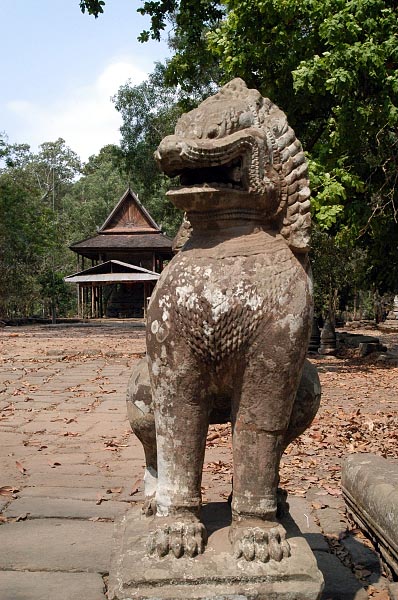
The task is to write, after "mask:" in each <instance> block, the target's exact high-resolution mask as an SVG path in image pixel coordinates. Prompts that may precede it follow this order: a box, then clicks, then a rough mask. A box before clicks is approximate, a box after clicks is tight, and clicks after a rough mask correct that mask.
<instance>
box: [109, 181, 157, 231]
mask: <svg viewBox="0 0 398 600" xmlns="http://www.w3.org/2000/svg"><path fill="white" fill-rule="evenodd" d="M155 232H156V233H158V232H160V227H159V225H158V224H157V223H156V222H155V221H154V220H153V219H152V217H151V215H150V214H149V212H148V211H147V210H146V208H145V207H144V206H143V205H142V204H141V202H140V201H139V200H138V197H137V196H136V195H135V194H134V192H133V191H132V190H131V189H130V188H128V189H127V190H126V191H125V193H124V194H123V196H122V197H121V198H120V200H119V202H118V203H117V204H116V206H115V208H114V209H113V210H112V212H111V213H110V215H109V216H108V217H107V219H106V220H105V223H104V224H103V225H102V227H100V228H99V230H98V233H102V234H115V233H155Z"/></svg>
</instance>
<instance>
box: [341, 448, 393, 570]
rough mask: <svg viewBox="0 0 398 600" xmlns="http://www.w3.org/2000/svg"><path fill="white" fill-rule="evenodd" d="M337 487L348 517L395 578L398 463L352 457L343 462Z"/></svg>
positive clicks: (364, 455)
mask: <svg viewBox="0 0 398 600" xmlns="http://www.w3.org/2000/svg"><path fill="white" fill-rule="evenodd" d="M341 485H342V488H343V495H344V500H345V501H346V504H347V507H348V510H349V512H350V513H351V515H352V517H353V518H354V520H355V521H356V522H357V523H358V525H359V526H360V527H361V528H362V529H364V530H365V531H367V532H368V534H369V535H370V536H371V537H372V538H373V540H374V541H375V542H376V544H377V546H378V549H379V551H380V553H381V555H382V556H383V558H384V560H385V562H386V563H387V564H388V565H389V567H390V568H391V570H392V571H394V572H395V574H396V575H398V460H395V459H389V460H386V459H385V458H382V457H381V456H376V455H375V454H352V455H350V456H348V457H347V458H346V460H345V461H344V464H343V470H342V478H341Z"/></svg>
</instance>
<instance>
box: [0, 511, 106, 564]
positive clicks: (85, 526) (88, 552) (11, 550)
mask: <svg viewBox="0 0 398 600" xmlns="http://www.w3.org/2000/svg"><path fill="white" fill-rule="evenodd" d="M112 532H113V523H102V522H93V521H81V520H70V519H32V520H31V521H19V522H13V523H4V524H3V525H2V526H1V527H0V548H7V551H6V552H2V554H1V557H0V570H12V569H14V570H20V571H24V570H28V571H76V572H78V571H87V572H90V573H107V572H108V570H109V559H110V547H111V543H112Z"/></svg>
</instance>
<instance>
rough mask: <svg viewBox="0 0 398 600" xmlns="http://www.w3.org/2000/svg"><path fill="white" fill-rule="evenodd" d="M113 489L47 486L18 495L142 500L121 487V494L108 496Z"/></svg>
mask: <svg viewBox="0 0 398 600" xmlns="http://www.w3.org/2000/svg"><path fill="white" fill-rule="evenodd" d="M108 489H113V488H109V487H108V486H107V485H106V483H103V485H102V486H101V487H100V488H93V487H87V488H84V487H76V488H70V487H49V486H40V487H25V488H24V489H23V490H21V491H20V492H19V493H18V496H19V498H60V499H62V498H65V499H68V498H69V499H70V500H94V501H97V500H98V495H99V494H100V495H102V496H105V497H107V498H108V500H116V499H117V500H118V501H119V502H120V501H123V502H125V501H126V500H127V501H130V500H131V501H134V502H139V501H141V500H142V499H143V493H142V492H140V493H139V494H134V497H132V496H130V495H129V494H130V488H129V487H126V486H125V487H123V488H122V491H121V492H117V493H111V494H108V493H107V490H108Z"/></svg>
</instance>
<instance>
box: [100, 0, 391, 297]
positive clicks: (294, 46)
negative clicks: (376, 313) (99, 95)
mask: <svg viewBox="0 0 398 600" xmlns="http://www.w3.org/2000/svg"><path fill="white" fill-rule="evenodd" d="M103 6H104V5H103V4H101V7H103ZM197 7H199V8H198V10H197V13H196V14H195V18H192V15H193V14H194V11H196V9H197ZM139 12H141V13H143V14H147V15H148V16H150V18H151V29H150V31H148V32H144V33H143V34H142V36H141V39H148V38H149V37H152V38H154V39H159V37H160V35H161V34H162V32H163V31H164V30H165V27H166V25H167V23H171V25H172V27H173V34H174V38H173V37H172V38H171V39H172V40H173V39H175V40H176V43H175V48H174V56H173V57H172V59H171V61H170V62H169V63H168V65H167V67H166V71H165V76H164V81H165V82H166V83H168V84H170V83H173V84H180V85H181V86H182V88H183V89H189V82H188V80H190V84H191V89H192V88H193V86H194V85H195V81H196V79H197V78H198V76H199V80H200V77H201V76H202V74H203V73H205V66H206V65H211V64H214V59H217V61H218V62H219V70H218V72H217V77H216V78H214V75H213V74H214V71H211V72H210V73H209V75H208V79H209V80H212V81H215V82H216V83H222V82H225V81H226V80H228V79H230V78H232V77H235V76H241V77H243V78H244V79H245V80H246V82H247V84H248V85H249V86H253V87H257V88H258V89H259V90H260V91H261V92H262V93H263V94H264V95H266V96H269V97H270V98H271V99H272V100H273V101H275V102H276V103H277V104H279V106H280V107H281V108H282V109H283V110H284V111H285V112H286V113H287V115H288V119H289V122H290V123H291V125H292V126H293V128H294V129H295V131H296V134H297V136H298V138H299V139H300V140H301V141H302V143H303V146H304V148H305V150H306V151H307V153H308V158H309V163H310V177H311V186H312V190H313V214H314V220H315V222H316V223H318V224H319V227H320V228H321V229H322V230H324V231H328V232H329V233H330V234H331V235H333V236H337V238H336V241H337V243H338V245H339V246H340V247H343V246H344V245H346V246H347V247H354V246H358V245H359V246H361V247H362V248H363V249H367V251H368V257H369V261H371V268H370V269H369V272H368V275H369V278H370V281H372V282H373V283H375V284H376V285H377V286H378V287H379V288H380V289H381V291H383V290H386V289H392V288H394V287H395V288H396V286H397V285H398V284H397V280H398V278H397V277H396V272H397V268H398V246H397V244H395V245H394V246H392V245H391V244H390V236H391V235H393V238H394V240H395V239H396V237H397V234H396V231H397V207H398V205H397V186H396V180H397V172H398V169H397V163H398V100H397V98H398V71H397V65H398V19H397V12H396V2H395V0H348V1H347V0H300V1H298V0H245V1H242V0H225V1H224V2H214V1H212V0H203V1H201V2H196V1H194V0H159V1H155V0H153V1H148V2H143V6H142V7H141V8H140V9H139ZM172 43H173V41H172V42H171V44H172ZM197 44H200V51H199V49H198V48H199V46H198V45H197ZM202 66H203V67H204V68H203V69H202ZM386 257H388V259H389V264H388V267H386V260H385V259H386ZM383 264H384V267H385V268H383V269H380V268H379V266H380V265H383Z"/></svg>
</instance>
